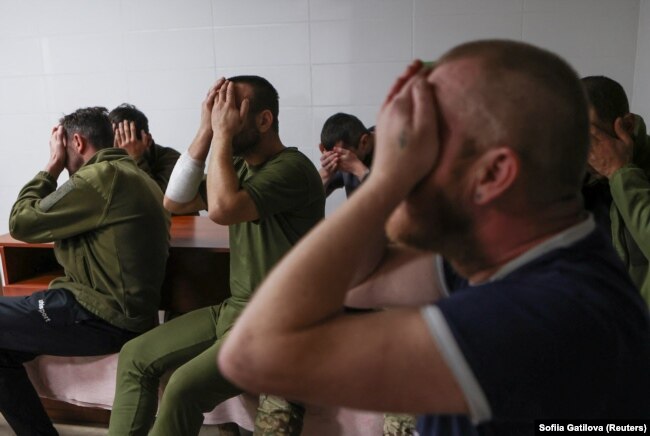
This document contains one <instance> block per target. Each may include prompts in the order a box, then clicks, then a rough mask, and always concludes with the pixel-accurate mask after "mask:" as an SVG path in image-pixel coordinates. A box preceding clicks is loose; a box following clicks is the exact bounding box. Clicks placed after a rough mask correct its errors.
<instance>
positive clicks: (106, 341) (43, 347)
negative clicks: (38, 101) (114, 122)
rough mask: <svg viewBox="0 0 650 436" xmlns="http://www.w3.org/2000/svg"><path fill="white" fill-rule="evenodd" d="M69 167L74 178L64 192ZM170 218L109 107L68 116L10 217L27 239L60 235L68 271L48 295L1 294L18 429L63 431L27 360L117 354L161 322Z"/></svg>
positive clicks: (1, 338) (5, 403)
mask: <svg viewBox="0 0 650 436" xmlns="http://www.w3.org/2000/svg"><path fill="white" fill-rule="evenodd" d="M64 168H65V169H67V170H68V173H69V174H70V179H69V180H68V181H67V182H66V183H65V184H63V185H62V186H61V187H59V188H58V189H57V179H58V177H59V175H60V174H61V172H62V171H63V169H64ZM169 223H170V220H169V213H167V212H166V211H165V210H164V209H163V207H162V193H161V192H160V189H159V188H158V186H157V185H156V184H155V182H154V181H153V180H151V179H150V178H149V177H147V176H146V174H145V173H143V172H142V171H141V170H140V169H138V167H137V166H136V164H135V162H134V161H133V159H130V158H129V157H128V156H127V154H126V152H125V151H124V150H119V149H116V148H113V132H112V128H111V124H110V121H109V119H108V113H107V111H106V109H104V108H86V109H79V110H77V111H76V112H74V113H72V114H70V115H66V116H64V117H63V118H62V119H61V120H60V124H59V125H58V126H56V127H55V128H54V129H53V131H52V135H51V138H50V159H49V161H48V163H47V165H46V166H45V170H44V171H41V172H39V173H38V174H37V175H36V177H34V178H33V179H32V180H31V181H30V182H29V183H27V185H25V187H24V188H23V189H22V191H21V192H20V194H19V196H18V199H17V200H16V203H15V204H14V206H13V208H12V211H11V217H10V220H9V227H10V231H11V234H12V236H13V237H15V238H17V239H20V240H23V241H27V242H33V243H38V242H51V241H54V243H55V245H54V252H55V255H56V258H57V260H58V261H59V263H60V264H61V266H62V267H63V270H64V276H63V277H59V278H57V279H55V280H53V281H52V283H50V285H49V288H48V289H47V290H45V291H42V292H36V293H34V294H33V295H31V296H29V297H0V332H1V333H0V411H2V414H3V415H4V416H5V418H6V419H7V421H8V422H9V424H10V425H11V427H12V428H13V429H14V431H15V432H16V433H17V434H19V435H28V434H29V435H32V434H39V435H55V434H57V432H56V430H55V429H54V427H53V426H52V423H51V422H50V420H49V418H48V417H47V415H46V414H45V411H44V410H43V407H42V405H41V402H40V400H39V398H38V396H37V394H36V392H35V390H34V388H33V386H32V385H31V383H30V382H29V379H28V378H27V374H26V372H25V369H24V368H23V365H22V363H23V362H25V361H28V360H31V359H33V358H34V357H35V356H37V355H39V354H52V355H61V356H92V355H101V354H108V353H114V352H117V351H119V349H120V348H121V346H122V345H123V344H124V343H125V342H126V341H128V340H129V339H131V338H133V337H135V336H137V335H138V334H139V333H142V332H144V331H146V330H148V329H150V328H152V327H153V326H154V325H155V323H156V315H157V307H158V302H159V299H160V286H161V284H162V280H163V275H164V270H165V263H166V260H167V253H168V249H169Z"/></svg>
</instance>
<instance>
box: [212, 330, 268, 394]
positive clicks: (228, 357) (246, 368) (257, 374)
mask: <svg viewBox="0 0 650 436" xmlns="http://www.w3.org/2000/svg"><path fill="white" fill-rule="evenodd" d="M233 339H234V340H233ZM250 342H251V341H240V340H237V339H236V338H233V337H230V338H228V340H227V341H226V342H225V343H224V345H223V347H222V348H221V350H220V351H219V354H218V355H217V365H218V366H219V370H220V371H221V373H222V374H223V375H224V376H225V377H226V378H227V379H228V380H230V381H231V382H233V383H234V384H235V385H237V386H239V387H240V388H242V389H243V390H245V391H247V392H253V393H260V392H268V391H269V386H268V383H267V382H268V380H270V377H269V376H267V374H268V372H267V370H268V368H266V366H267V365H265V363H264V360H265V359H263V358H262V356H259V355H258V353H256V352H255V349H256V347H255V345H254V344H253V345H251V344H250Z"/></svg>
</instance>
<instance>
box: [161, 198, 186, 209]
mask: <svg viewBox="0 0 650 436" xmlns="http://www.w3.org/2000/svg"><path fill="white" fill-rule="evenodd" d="M163 207H164V208H165V209H167V210H168V211H170V212H171V213H183V211H182V204H181V203H177V202H175V201H174V200H171V199H170V198H169V197H167V196H166V195H165V196H164V197H163Z"/></svg>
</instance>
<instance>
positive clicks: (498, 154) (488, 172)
mask: <svg viewBox="0 0 650 436" xmlns="http://www.w3.org/2000/svg"><path fill="white" fill-rule="evenodd" d="M476 165H477V170H476V172H475V187H474V198H473V201H474V203H475V204H477V205H485V204H488V203H490V202H491V201H493V200H495V199H497V198H499V197H500V196H501V195H503V193H505V192H506V191H507V190H508V189H509V188H510V187H511V186H512V185H513V183H514V181H515V180H516V179H517V176H518V174H519V171H520V167H521V164H520V161H519V157H518V156H517V154H516V153H515V152H514V150H512V149H511V148H509V147H497V148H491V149H489V150H487V151H486V152H485V153H484V154H483V155H482V156H481V157H480V158H479V159H478V160H477V163H476Z"/></svg>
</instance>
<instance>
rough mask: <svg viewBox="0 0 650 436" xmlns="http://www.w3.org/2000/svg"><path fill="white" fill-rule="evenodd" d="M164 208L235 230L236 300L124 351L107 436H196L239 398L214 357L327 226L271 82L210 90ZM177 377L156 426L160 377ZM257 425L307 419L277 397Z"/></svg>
mask: <svg viewBox="0 0 650 436" xmlns="http://www.w3.org/2000/svg"><path fill="white" fill-rule="evenodd" d="M210 150H211V154H210V159H209V163H208V171H207V181H206V183H205V184H203V187H201V185H202V182H203V174H204V167H205V162H206V160H207V158H208V152H209V151H210ZM165 206H166V207H167V208H168V209H169V210H171V211H172V212H174V213H191V212H194V211H197V210H202V209H207V210H208V215H209V217H210V218H211V219H212V220H213V221H215V222H217V223H219V224H222V225H228V226H229V234H230V292H231V296H230V297H229V298H228V299H226V300H225V301H224V302H223V303H222V304H220V305H217V306H213V307H206V308H203V309H198V310H195V311H193V312H190V313H188V314H185V315H183V316H181V317H178V318H175V319H173V320H172V321H170V322H168V323H165V324H163V325H161V326H159V327H157V328H155V329H154V330H152V331H150V332H148V333H146V334H144V335H142V336H140V337H138V338H136V339H134V340H132V341H130V342H129V343H128V344H126V345H125V346H124V348H123V349H122V352H121V353H120V360H119V364H118V375H117V390H116V395H115V402H114V404H113V410H112V413H111V422H110V428H109V434H111V435H114V436H123V435H145V434H150V435H184V436H191V435H196V434H198V432H199V429H200V427H201V424H202V422H203V414H202V413H204V412H208V411H210V410H212V409H213V408H214V407H215V406H216V405H217V404H219V403H221V402H222V401H225V400H227V399H228V398H231V397H233V396H235V395H237V394H239V393H241V390H240V389H239V388H237V387H236V386H234V385H232V384H231V383H230V382H229V381H228V380H226V379H225V378H224V377H223V376H222V375H221V373H220V372H219V370H218V369H217V367H216V365H215V359H216V355H217V353H218V351H219V349H220V347H221V345H222V344H223V341H224V340H225V339H226V337H227V334H228V332H229V331H230V329H231V328H232V326H233V324H234V323H235V320H236V319H237V317H238V316H239V314H240V313H241V311H242V310H243V309H244V307H245V306H246V304H247V303H248V301H249V299H250V298H251V295H252V293H253V291H254V290H255V288H256V287H257V285H258V284H259V283H260V282H261V281H262V279H263V278H264V277H265V276H266V274H267V273H268V271H269V270H270V269H271V268H272V267H273V266H274V265H275V264H276V262H277V261H278V260H279V259H280V258H281V257H282V256H283V255H284V254H285V253H286V252H287V251H288V250H289V249H290V248H291V247H292V246H293V245H294V244H295V243H296V242H297V241H298V240H299V239H300V238H301V237H302V236H303V235H305V234H306V233H307V232H308V231H309V230H310V229H311V228H312V227H313V226H314V225H315V224H316V223H317V222H318V221H319V220H320V219H321V218H322V217H323V214H324V206H325V193H324V190H323V186H322V183H321V180H320V177H319V175H318V171H317V170H316V168H315V167H314V165H313V164H312V163H311V161H310V160H309V159H308V158H307V157H306V156H305V155H303V154H302V153H300V152H299V151H298V150H297V149H296V148H287V147H285V146H284V145H283V144H282V142H281V141H280V138H279V134H278V94H277V91H276V90H275V88H273V86H272V85H271V84H270V83H269V82H268V81H267V80H265V79H263V78H261V77H257V76H239V77H233V78H231V79H229V80H225V79H220V80H219V81H218V82H217V83H216V84H215V85H214V86H213V87H212V88H211V89H210V91H209V92H208V95H207V97H206V99H205V101H204V102H203V106H202V115H201V123H200V127H199V131H198V133H197V135H196V137H195V139H194V141H193V142H192V144H191V145H190V148H189V150H188V151H187V152H186V153H184V154H182V155H181V157H180V158H179V160H178V162H177V164H176V167H175V168H174V172H173V173H172V176H171V179H170V182H169V186H168V187H167V191H166V193H165ZM288 303H290V302H288ZM242 358H245V356H242ZM173 368H177V369H176V370H175V371H174V373H173V375H172V377H171V378H170V380H169V383H168V384H167V386H166V388H165V391H164V394H163V396H162V399H161V402H160V407H159V408H158V417H157V418H156V419H155V422H154V417H155V415H156V409H157V406H158V386H159V381H160V377H161V376H162V375H163V374H164V373H165V371H167V370H169V369H173ZM289 410H292V411H293V412H289ZM257 423H258V424H260V425H256V434H276V435H283V434H298V433H299V432H300V426H301V425H302V422H301V409H300V408H293V409H291V408H289V407H287V402H286V401H284V400H282V399H279V398H277V397H271V398H269V399H267V400H263V401H262V405H261V407H260V411H259V413H258V419H257ZM152 426H153V427H152Z"/></svg>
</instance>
